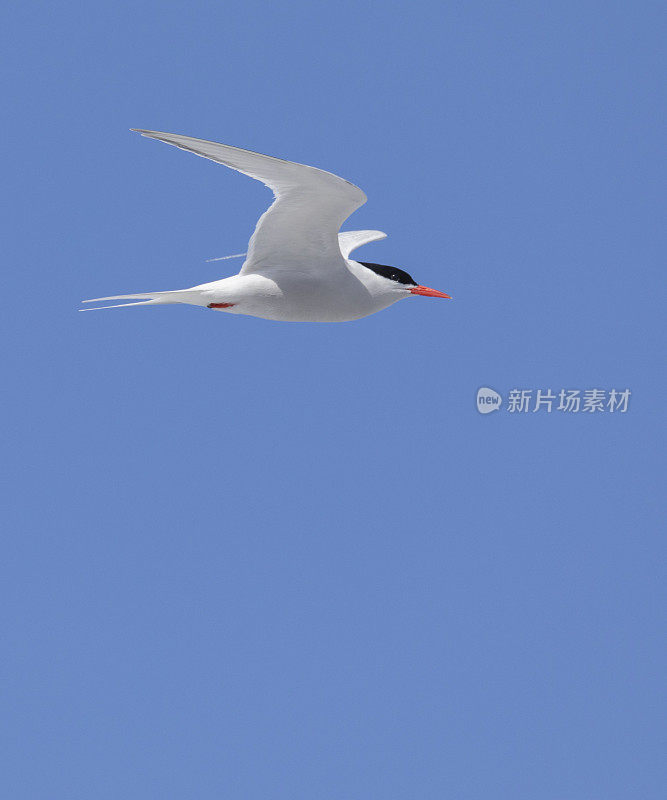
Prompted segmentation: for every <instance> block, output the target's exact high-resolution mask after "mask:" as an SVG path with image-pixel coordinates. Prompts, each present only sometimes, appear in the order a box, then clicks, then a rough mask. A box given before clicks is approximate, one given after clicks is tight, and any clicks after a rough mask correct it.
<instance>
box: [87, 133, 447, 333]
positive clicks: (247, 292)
mask: <svg viewBox="0 0 667 800" xmlns="http://www.w3.org/2000/svg"><path fill="white" fill-rule="evenodd" d="M135 130H137V133H140V134H141V135H142V136H146V137H148V138H150V139H157V140H159V141H161V142H166V143H167V144H171V145H174V146H175V147H179V148H181V149H182V150H187V151H189V152H191V153H195V154H196V155H198V156H202V157H203V158H209V159H211V161H216V162H217V163H218V164H224V165H225V166H226V167H231V169H235V170H237V171H238V172H241V173H243V174H244V175H248V176H249V177H250V178H254V179H255V180H258V181H261V182H262V183H263V184H265V185H266V186H268V187H269V189H271V190H272V191H273V194H274V201H273V203H272V204H271V206H270V207H269V209H268V210H267V211H265V212H264V214H262V216H261V217H260V218H259V221H258V222H257V226H256V227H255V232H254V233H253V235H252V237H251V239H250V242H249V244H248V252H247V253H245V254H243V253H242V254H241V255H245V256H246V259H245V261H244V263H243V266H242V267H241V271H240V272H239V273H238V275H233V276H232V277H229V278H223V279H222V280H218V281H212V282H211V283H202V284H200V285H199V286H193V287H192V288H190V289H177V290H175V291H166V292H142V293H139V294H121V295H113V296H111V297H98V298H95V299H93V300H84V302H85V303H97V302H102V301H106V300H134V301H138V302H132V303H119V304H115V305H111V306H99V307H97V308H88V309H81V310H82V311H93V310H98V308H119V307H122V306H139V305H166V304H170V303H187V304H189V305H195V306H205V307H206V308H212V309H216V310H219V311H225V312H226V313H228V314H247V315H249V316H252V317H262V318H263V319H272V320H280V321H284V322H345V321H348V320H355V319H360V318H361V317H366V316H368V315H369V314H374V313H375V312H377V311H382V309H384V308H387V307H388V306H390V305H392V304H393V303H395V302H396V301H398V300H402V299H404V298H406V297H414V296H416V295H421V296H425V297H446V298H449V295H448V294H445V293H444V292H440V291H438V290H437V289H429V288H428V287H427V286H421V285H420V284H418V283H417V282H416V281H415V280H413V278H412V277H411V276H410V275H408V273H407V272H405V271H404V270H402V269H399V268H398V267H390V266H385V265H384V264H373V263H370V262H368V261H353V260H352V259H350V253H352V251H353V250H355V249H356V248H357V247H360V246H361V245H362V244H367V243H368V242H374V241H377V240H378V239H384V238H385V237H386V235H387V234H386V233H382V231H344V232H339V231H340V227H341V225H342V224H343V222H345V220H346V219H347V218H348V217H349V216H350V214H352V212H354V211H356V210H357V209H358V208H359V207H360V206H362V205H363V204H364V203H365V202H366V199H367V198H366V195H365V194H364V193H363V192H362V191H361V189H359V188H358V187H357V186H355V185H354V184H352V183H350V182H349V181H346V180H345V179H343V178H339V177H338V176H336V175H333V174H332V173H330V172H325V171H324V170H321V169H316V168H315V167H308V166H305V165H304V164H296V163H294V162H292V161H283V160H282V159H280V158H273V157H272V156H265V155H261V154H260V153H253V152H251V151H250V150H242V149H240V148H238V147H231V146H229V145H225V144H217V143H216V142H208V141H205V140H203V139H193V138H192V137H190V136H180V135H178V134H172V133H160V132H157V131H145V130H138V129H135Z"/></svg>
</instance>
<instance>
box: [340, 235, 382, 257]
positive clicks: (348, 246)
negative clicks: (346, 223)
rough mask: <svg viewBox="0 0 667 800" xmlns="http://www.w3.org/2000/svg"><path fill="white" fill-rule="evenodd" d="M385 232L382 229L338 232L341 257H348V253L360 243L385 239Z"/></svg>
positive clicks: (359, 245)
mask: <svg viewBox="0 0 667 800" xmlns="http://www.w3.org/2000/svg"><path fill="white" fill-rule="evenodd" d="M386 238H387V234H386V233H382V231H342V232H341V233H339V234H338V245H339V246H340V251H341V253H342V254H343V258H349V257H350V253H351V252H352V251H353V250H356V249H357V247H361V245H362V244H368V243H369V242H377V241H378V240H379V239H386Z"/></svg>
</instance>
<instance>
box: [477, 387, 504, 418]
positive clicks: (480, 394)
mask: <svg viewBox="0 0 667 800" xmlns="http://www.w3.org/2000/svg"><path fill="white" fill-rule="evenodd" d="M502 404H503V398H502V397H501V396H500V395H499V394H498V392H494V391H493V389H489V388H488V387H487V386H482V388H481V389H478V390H477V410H478V411H479V413H480V414H490V413H491V412H492V411H498V409H499V408H500V406H501V405H502Z"/></svg>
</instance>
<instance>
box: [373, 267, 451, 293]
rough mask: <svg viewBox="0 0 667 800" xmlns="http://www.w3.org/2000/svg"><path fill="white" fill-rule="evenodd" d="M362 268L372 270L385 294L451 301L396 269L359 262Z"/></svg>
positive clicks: (436, 290)
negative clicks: (420, 296) (418, 295)
mask: <svg viewBox="0 0 667 800" xmlns="http://www.w3.org/2000/svg"><path fill="white" fill-rule="evenodd" d="M359 263H360V264H363V265H364V267H367V268H368V269H370V270H372V271H373V272H374V273H375V274H376V275H377V276H378V277H379V278H380V280H381V281H382V288H383V290H386V291H387V292H391V293H392V294H393V293H395V294H397V295H399V297H397V299H400V297H401V296H403V297H407V296H408V295H410V294H420V295H422V296H423V297H445V298H447V299H448V300H451V299H452V298H451V296H450V295H448V294H445V292H440V291H438V289H429V287H428V286H420V285H419V284H418V283H417V281H416V280H414V278H413V277H412V276H411V275H408V273H407V272H405V271H404V270H402V269H399V268H398V267H388V266H386V265H385V264H373V263H371V262H369V261H360V262H359Z"/></svg>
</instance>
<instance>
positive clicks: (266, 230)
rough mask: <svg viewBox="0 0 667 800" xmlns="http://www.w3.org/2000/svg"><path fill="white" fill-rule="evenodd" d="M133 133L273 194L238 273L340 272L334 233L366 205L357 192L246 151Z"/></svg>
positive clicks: (311, 170)
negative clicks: (233, 172) (248, 179)
mask: <svg viewBox="0 0 667 800" xmlns="http://www.w3.org/2000/svg"><path fill="white" fill-rule="evenodd" d="M135 130H137V132H138V133H140V134H141V135H142V136H147V137H148V138H151V139H158V140H159V141H161V142H166V143H167V144H172V145H174V146H176V147H180V148H181V149H182V150H188V151H190V152H192V153H195V154H196V155H198V156H202V157H204V158H209V159H211V160H212V161H217V162H218V163H219V164H224V165H225V166H227V167H231V169H235V170H237V171H238V172H242V173H243V174H244V175H248V176H249V177H251V178H255V180H258V181H261V182H262V183H264V184H265V185H266V186H268V187H269V188H270V189H272V190H273V194H274V196H275V200H274V201H273V203H272V205H271V206H270V207H269V209H268V210H267V211H265V212H264V214H262V216H261V217H260V218H259V221H258V222H257V226H256V228H255V232H254V233H253V235H252V237H251V239H250V243H249V245H248V257H247V259H246V261H245V263H244V264H243V267H242V268H241V272H240V274H242V275H244V274H247V273H249V272H257V271H260V270H263V269H265V268H271V267H294V266H303V267H306V268H308V269H309V271H312V270H317V269H326V270H327V271H328V270H330V269H335V268H336V267H340V268H344V267H345V261H344V260H343V259H342V258H341V249H340V247H339V245H338V231H339V229H340V226H341V225H342V224H343V222H345V220H346V219H347V218H348V217H349V216H350V214H352V212H354V211H356V210H357V209H358V208H359V207H360V206H362V205H363V204H364V203H365V202H366V195H365V194H364V193H363V192H362V191H361V189H359V187H357V186H355V185H354V184H352V183H350V182H349V181H346V180H344V179H343V178H339V177H338V176H337V175H333V174H332V173H330V172H324V171H323V170H321V169H316V168H315V167H308V166H306V165H304V164H296V163H294V162H292V161H283V160H282V159H280V158H273V157H272V156H265V155H261V154H260V153H253V152H252V151H250V150H242V149H240V148H238V147H231V146H229V145H224V144H218V143H216V142H207V141H205V140H203V139H193V138H192V137H190V136H180V135H178V134H172V133H161V132H159V131H145V130H138V129H135ZM368 241H370V240H368ZM357 246H358V245H357Z"/></svg>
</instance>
